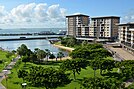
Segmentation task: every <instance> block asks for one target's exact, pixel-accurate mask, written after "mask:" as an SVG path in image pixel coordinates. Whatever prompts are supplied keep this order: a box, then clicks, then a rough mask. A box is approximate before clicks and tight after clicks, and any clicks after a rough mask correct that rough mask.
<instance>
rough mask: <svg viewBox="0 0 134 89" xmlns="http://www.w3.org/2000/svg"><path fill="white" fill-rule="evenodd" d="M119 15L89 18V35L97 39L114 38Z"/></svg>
mask: <svg viewBox="0 0 134 89" xmlns="http://www.w3.org/2000/svg"><path fill="white" fill-rule="evenodd" d="M119 22H120V17H117V16H105V17H93V18H91V24H90V32H89V36H91V37H96V38H97V39H107V40H114V39H116V38H117V36H118V26H117V24H119Z"/></svg>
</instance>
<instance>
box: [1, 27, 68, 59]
mask: <svg viewBox="0 0 134 89" xmlns="http://www.w3.org/2000/svg"><path fill="white" fill-rule="evenodd" d="M62 29H63V28H62ZM48 30H49V31H50V30H52V28H51V29H44V28H43V29H34V30H33V29H4V30H0V33H1V34H2V33H35V32H41V31H48ZM53 30H54V31H56V32H58V31H59V30H61V29H54V28H53ZM45 36H47V35H45ZM49 36H50V35H49ZM51 36H54V35H51ZM19 37H20V36H0V39H4V38H19ZM25 37H37V36H25ZM38 37H43V36H38ZM21 44H25V45H26V46H27V47H28V48H29V49H31V50H32V51H34V49H35V48H39V49H42V50H45V49H49V50H50V51H51V52H52V53H53V54H54V55H57V53H58V52H59V51H62V52H63V53H64V55H65V56H67V55H68V52H65V51H63V50H60V49H59V48H57V47H54V46H53V45H52V44H50V42H49V41H47V40H18V41H0V47H2V48H3V49H5V50H9V51H12V50H16V49H17V48H18V47H20V46H21Z"/></svg>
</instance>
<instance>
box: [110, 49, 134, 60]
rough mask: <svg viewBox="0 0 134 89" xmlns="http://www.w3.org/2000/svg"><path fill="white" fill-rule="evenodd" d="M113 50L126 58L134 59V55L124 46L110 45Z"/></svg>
mask: <svg viewBox="0 0 134 89" xmlns="http://www.w3.org/2000/svg"><path fill="white" fill-rule="evenodd" d="M109 48H110V49H111V50H113V51H114V52H116V53H117V54H119V55H120V56H121V57H122V58H124V59H125V60H134V55H132V54H130V53H129V52H127V51H125V50H123V49H122V48H113V47H109Z"/></svg>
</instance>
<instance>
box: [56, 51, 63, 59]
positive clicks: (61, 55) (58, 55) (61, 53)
mask: <svg viewBox="0 0 134 89" xmlns="http://www.w3.org/2000/svg"><path fill="white" fill-rule="evenodd" d="M62 57H64V54H63V52H58V53H57V58H60V60H61V58H62Z"/></svg>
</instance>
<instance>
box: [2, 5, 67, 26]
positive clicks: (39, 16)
mask: <svg viewBox="0 0 134 89" xmlns="http://www.w3.org/2000/svg"><path fill="white" fill-rule="evenodd" d="M65 16H66V9H64V8H61V7H60V5H59V4H55V5H50V6H48V5H47V3H38V4H37V3H29V4H21V5H19V6H17V7H14V8H13V9H11V11H6V10H5V8H4V6H0V17H1V21H0V23H1V24H9V23H10V24H15V23H17V24H19V23H20V24H22V23H55V22H54V21H60V22H63V19H64V21H65Z"/></svg>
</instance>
